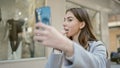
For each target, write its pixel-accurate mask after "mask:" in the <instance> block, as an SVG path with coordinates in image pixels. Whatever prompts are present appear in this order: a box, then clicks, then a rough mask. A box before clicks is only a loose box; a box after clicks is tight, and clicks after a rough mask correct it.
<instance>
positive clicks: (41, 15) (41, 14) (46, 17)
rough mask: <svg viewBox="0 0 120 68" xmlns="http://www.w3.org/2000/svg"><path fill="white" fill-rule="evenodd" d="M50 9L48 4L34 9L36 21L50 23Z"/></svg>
mask: <svg viewBox="0 0 120 68" xmlns="http://www.w3.org/2000/svg"><path fill="white" fill-rule="evenodd" d="M50 16H51V10H50V7H49V6H44V7H40V8H36V9H35V17H36V23H37V22H42V23H44V24H47V25H50Z"/></svg>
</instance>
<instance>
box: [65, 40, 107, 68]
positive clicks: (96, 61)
mask: <svg viewBox="0 0 120 68" xmlns="http://www.w3.org/2000/svg"><path fill="white" fill-rule="evenodd" d="M92 46H93V47H91V48H90V49H91V51H90V52H88V51H87V50H85V49H84V48H83V47H82V46H81V45H79V44H76V43H74V45H73V47H74V55H73V58H72V59H73V61H69V60H68V59H66V60H65V63H64V65H65V68H106V56H107V55H106V48H105V46H104V45H103V43H101V42H94V43H93V44H92Z"/></svg>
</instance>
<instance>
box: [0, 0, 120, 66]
mask: <svg viewBox="0 0 120 68" xmlns="http://www.w3.org/2000/svg"><path fill="white" fill-rule="evenodd" d="M43 6H49V7H50V8H51V21H50V23H51V25H52V26H54V27H55V28H56V29H58V30H62V29H63V28H62V24H63V17H64V15H65V10H66V9H68V8H71V7H82V8H85V9H86V10H87V11H88V13H89V16H90V19H91V22H92V25H93V28H94V34H95V35H96V37H97V38H98V39H99V40H101V41H103V42H104V44H105V46H106V48H107V49H108V53H109V60H110V64H111V67H112V68H120V65H119V64H120V50H119V48H120V0H0V68H19V67H20V68H21V67H22V68H25V67H29V68H33V67H34V68H38V67H40V68H44V65H45V63H46V61H47V57H48V55H49V54H50V52H51V48H46V47H44V46H42V45H41V44H40V43H37V42H34V41H33V29H34V24H35V23H36V22H35V9H36V8H40V7H43ZM19 30H20V31H19ZM12 31H13V32H12ZM18 31H19V32H18ZM10 36H11V37H12V40H10V38H11V37H10ZM13 41H16V42H13ZM12 42H13V43H16V45H15V46H16V47H13V46H12V44H11V43H12ZM17 43H18V44H17ZM3 63H4V64H3ZM31 63H32V65H31ZM8 65H10V66H8ZM40 65H41V66H40Z"/></svg>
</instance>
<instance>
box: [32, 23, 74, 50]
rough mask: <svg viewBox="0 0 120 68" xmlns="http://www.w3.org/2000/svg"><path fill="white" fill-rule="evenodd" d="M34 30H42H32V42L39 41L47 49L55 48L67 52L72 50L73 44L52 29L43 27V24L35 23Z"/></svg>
mask: <svg viewBox="0 0 120 68" xmlns="http://www.w3.org/2000/svg"><path fill="white" fill-rule="evenodd" d="M35 27H36V28H42V29H43V30H38V29H35V30H34V40H35V41H41V44H42V45H44V46H47V47H52V48H56V49H59V50H62V51H64V52H67V51H68V50H69V49H68V48H71V49H72V50H73V47H72V45H73V42H72V41H71V40H69V39H68V38H67V37H66V36H64V35H62V34H61V33H60V32H59V31H57V30H56V29H55V28H54V27H52V26H48V25H45V24H43V23H37V24H36V25H35Z"/></svg>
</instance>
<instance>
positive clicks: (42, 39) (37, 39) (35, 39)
mask: <svg viewBox="0 0 120 68" xmlns="http://www.w3.org/2000/svg"><path fill="white" fill-rule="evenodd" d="M33 39H34V41H38V42H42V41H44V40H46V37H45V36H34V38H33Z"/></svg>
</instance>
